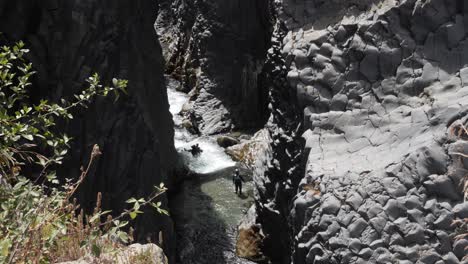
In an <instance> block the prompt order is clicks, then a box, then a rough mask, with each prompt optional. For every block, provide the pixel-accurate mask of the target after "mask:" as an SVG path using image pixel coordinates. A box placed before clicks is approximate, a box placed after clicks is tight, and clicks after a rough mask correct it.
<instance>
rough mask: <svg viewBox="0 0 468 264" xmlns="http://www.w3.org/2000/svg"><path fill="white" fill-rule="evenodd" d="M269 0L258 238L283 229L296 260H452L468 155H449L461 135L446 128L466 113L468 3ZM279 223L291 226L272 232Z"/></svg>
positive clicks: (276, 235)
mask: <svg viewBox="0 0 468 264" xmlns="http://www.w3.org/2000/svg"><path fill="white" fill-rule="evenodd" d="M279 5H280V6H279V8H280V12H279V13H280V20H281V21H282V22H284V23H283V25H284V27H285V28H283V31H281V30H280V29H281V28H280V27H278V28H277V31H276V33H278V34H276V35H275V36H277V37H278V39H282V43H279V44H278V45H276V46H273V48H272V49H271V50H270V52H269V57H268V62H267V64H266V65H267V67H268V65H269V64H272V65H276V67H271V69H269V70H268V69H267V70H268V71H269V73H268V74H269V76H270V77H271V78H270V79H271V80H272V83H271V84H270V85H269V89H270V90H271V91H272V93H271V96H270V100H271V102H272V103H271V106H270V107H271V110H272V115H271V118H270V120H269V123H268V128H269V131H270V134H271V136H272V139H273V143H272V148H271V150H272V151H271V152H266V153H264V154H263V156H264V157H266V159H267V160H269V161H268V162H265V166H263V167H261V166H260V167H259V168H258V169H257V175H256V176H255V180H256V183H257V191H258V193H257V204H256V208H257V211H258V215H259V217H258V218H257V222H258V224H260V225H261V226H262V229H263V232H264V233H265V235H266V237H267V239H266V241H265V242H264V243H265V245H266V247H267V248H268V243H270V242H269V241H268V240H269V239H272V240H273V241H276V242H277V243H279V244H281V243H284V238H285V237H290V238H291V239H290V244H291V247H292V248H293V252H292V254H291V258H292V261H294V263H390V262H393V261H401V263H406V262H407V263H416V262H418V261H420V262H421V263H435V262H437V261H440V260H445V261H452V262H453V263H458V261H460V260H461V258H462V257H463V255H464V254H466V252H464V251H463V250H461V248H462V246H461V244H463V243H465V242H466V240H462V241H459V242H455V241H454V240H453V236H454V227H453V226H451V223H452V221H453V219H456V218H460V217H463V214H464V213H463V212H464V209H462V208H464V206H465V204H463V202H462V195H461V189H460V181H461V179H462V177H463V175H464V174H465V171H466V165H465V164H464V163H463V161H462V160H460V158H459V157H457V156H456V155H454V154H453V152H460V151H462V150H464V148H465V144H466V143H465V142H463V141H460V140H459V139H458V138H457V136H456V134H457V133H458V132H459V129H460V126H459V124H460V123H463V124H465V123H466V120H465V119H464V116H465V115H466V113H467V110H468V108H467V106H468V96H467V95H468V87H467V82H468V81H466V79H467V74H466V73H465V72H466V67H467V66H468V39H467V35H468V29H467V28H468V27H467V26H468V25H467V21H468V5H467V4H466V3H465V1H444V0H430V1H417V0H406V1H286V0H285V1H282V2H279ZM330 12H333V16H329V15H327V14H330ZM281 32H285V37H284V38H282V37H281V35H280V33H281ZM280 53H281V54H280ZM281 65H284V66H285V68H283V69H282V68H281ZM284 69H285V70H284ZM284 78H286V79H287V84H285V83H284ZM283 85H285V86H286V87H289V88H286V90H287V91H286V90H285V88H283V87H282V86H283ZM275 94H280V95H276V96H275ZM284 104H289V105H292V104H295V105H298V106H299V109H300V111H301V112H302V115H303V118H302V120H301V119H299V118H300V117H298V116H294V113H295V112H294V110H293V109H288V108H287V107H285V106H284ZM296 114H297V113H296ZM299 124H302V128H300V129H298V130H297V131H301V132H302V138H303V139H304V140H305V143H304V142H303V143H301V140H300V139H299V138H298V136H299V135H298V134H297V133H295V130H294V127H295V125H299ZM301 153H302V154H301ZM297 155H300V156H302V157H303V159H301V158H297ZM291 160H292V161H291ZM304 161H305V163H304ZM265 168H266V169H265ZM292 196H294V197H292ZM454 208H456V209H457V211H456V212H453V211H454ZM284 223H289V225H290V230H289V232H288V231H283V230H277V228H276V227H277V226H278V225H279V224H284ZM275 228H276V229H275ZM288 235H289V236H288ZM281 237H282V238H283V241H281V242H279V241H280V238H281ZM276 246H278V247H277V248H283V249H284V250H285V251H284V253H283V255H287V252H289V250H288V247H287V246H288V245H283V246H282V247H281V246H280V245H278V244H277V245H276ZM275 250H276V249H275ZM266 253H267V254H270V257H271V258H272V259H273V260H276V262H278V263H288V262H289V261H290V260H288V259H280V258H279V256H278V255H275V252H266ZM457 258H458V260H457ZM405 261H406V262H405Z"/></svg>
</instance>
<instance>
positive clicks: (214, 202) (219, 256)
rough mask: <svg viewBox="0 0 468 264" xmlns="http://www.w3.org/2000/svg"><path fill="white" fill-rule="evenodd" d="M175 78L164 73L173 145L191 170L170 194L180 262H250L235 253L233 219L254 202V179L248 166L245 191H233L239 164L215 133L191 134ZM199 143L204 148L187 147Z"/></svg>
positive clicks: (235, 234)
mask: <svg viewBox="0 0 468 264" xmlns="http://www.w3.org/2000/svg"><path fill="white" fill-rule="evenodd" d="M178 85H179V83H178V82H177V81H175V80H173V79H170V78H169V77H168V78H167V87H168V98H169V104H170V111H171V113H172V115H173V119H174V125H175V137H174V139H175V147H176V149H177V151H178V153H179V155H180V158H181V159H182V161H183V163H184V165H185V166H186V167H187V168H188V169H189V171H190V173H189V176H187V179H186V180H185V181H184V183H183V184H182V186H181V187H180V190H179V191H178V193H177V194H176V195H175V197H174V199H173V201H172V202H173V204H174V206H172V208H173V209H172V211H171V212H172V217H173V219H174V220H175V223H176V233H177V241H178V242H177V244H178V263H180V264H189V263H194V264H195V263H196V264H198V263H251V262H249V261H246V260H243V259H240V258H238V257H236V255H235V242H236V236H237V225H238V223H239V221H240V220H241V218H242V216H243V215H244V213H245V212H246V210H247V209H248V208H249V206H250V205H251V203H252V202H253V184H252V182H251V177H250V176H249V175H248V174H249V173H248V172H246V171H242V174H243V175H244V176H245V177H244V178H245V179H246V183H245V184H244V187H243V189H244V190H243V194H242V195H240V196H238V195H237V194H235V193H234V186H233V183H232V173H233V171H234V169H235V168H236V167H237V164H236V162H234V161H233V160H232V159H231V158H230V157H229V156H228V155H227V154H226V153H225V152H224V149H223V148H221V147H220V146H218V144H217V143H216V138H215V137H214V136H201V137H198V136H196V135H192V134H190V133H189V132H188V131H187V130H186V129H185V128H184V127H183V120H182V116H181V115H180V114H179V113H180V112H181V111H183V106H184V104H185V103H186V102H187V101H188V100H189V97H188V95H187V94H185V93H182V92H179V91H177V90H176V87H177V86H178ZM194 144H199V146H200V148H201V149H202V151H203V152H202V153H201V154H200V155H199V156H195V157H194V156H192V154H191V153H190V152H189V151H187V150H188V149H190V147H191V146H192V145H194Z"/></svg>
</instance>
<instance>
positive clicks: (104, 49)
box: [0, 0, 176, 256]
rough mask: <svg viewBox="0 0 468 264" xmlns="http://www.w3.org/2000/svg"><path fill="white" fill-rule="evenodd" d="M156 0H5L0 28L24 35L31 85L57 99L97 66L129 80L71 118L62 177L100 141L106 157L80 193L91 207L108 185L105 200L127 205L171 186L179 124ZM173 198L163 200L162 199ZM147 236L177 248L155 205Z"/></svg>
mask: <svg viewBox="0 0 468 264" xmlns="http://www.w3.org/2000/svg"><path fill="white" fill-rule="evenodd" d="M156 8H157V4H156V3H154V1H151V0H144V1H136V2H135V1H130V0H117V1H116V0H107V1H94V0H85V1H78V0H73V1H54V0H50V1H30V0H24V1H23V0H19V1H7V0H5V1H0V21H1V22H0V31H1V32H3V35H2V38H3V39H4V40H5V39H6V40H9V41H13V40H24V41H25V42H26V43H27V46H28V48H29V49H30V50H31V56H30V60H31V61H32V63H33V64H34V67H35V70H36V71H37V72H38V73H37V77H36V80H35V86H34V93H35V94H36V96H37V97H41V98H42V97H44V96H46V97H49V98H50V99H52V100H58V99H60V98H62V97H69V96H71V95H72V94H73V93H75V92H77V91H78V90H79V88H80V87H82V86H83V85H84V80H85V78H87V77H88V76H89V75H90V74H92V73H94V72H97V73H99V74H100V75H101V78H102V80H103V81H104V82H106V81H110V79H111V78H112V77H117V78H122V79H128V80H129V95H128V96H124V97H122V98H121V100H119V101H118V102H117V103H113V102H112V100H111V99H104V100H101V99H99V100H97V102H95V103H94V104H93V105H92V106H91V107H90V109H88V110H86V111H83V112H82V113H76V117H75V119H76V120H74V122H73V124H72V125H70V126H68V130H69V131H70V134H71V135H72V136H73V137H74V143H73V147H72V150H73V153H72V158H71V159H70V160H68V161H67V163H68V165H67V166H66V167H67V168H72V169H70V170H69V171H64V172H62V175H65V177H70V176H74V175H77V174H78V173H79V166H80V164H83V163H84V162H86V160H87V159H88V157H89V153H90V149H91V147H92V145H93V144H94V143H97V144H99V145H100V146H101V149H102V152H103V154H104V155H103V156H102V158H101V159H100V160H99V162H98V163H97V164H95V167H94V168H93V171H92V173H91V175H89V177H88V178H87V180H86V182H85V183H84V186H83V188H82V189H81V192H80V194H79V199H80V201H81V202H82V203H83V204H84V205H85V206H89V207H91V206H92V200H93V199H90V197H93V198H94V197H95V194H96V193H97V192H102V193H103V206H104V207H105V208H110V209H114V210H120V209H122V208H123V207H124V206H125V200H126V199H127V198H129V197H130V196H138V197H144V196H146V195H148V194H149V192H151V191H152V188H153V187H152V186H153V185H159V183H160V182H165V183H166V184H167V185H169V187H172V186H170V185H171V174H172V170H173V167H174V162H175V160H176V153H175V150H174V147H173V125H172V120H171V116H170V113H169V106H168V102H167V95H166V89H165V84H164V78H163V71H164V63H163V57H162V52H161V47H160V44H159V41H158V37H157V35H156V32H155V31H154V28H153V24H154V21H155V20H156V11H157V10H156ZM165 201H166V198H163V202H165ZM136 231H137V233H138V234H139V236H140V238H141V239H143V240H144V239H145V238H146V236H150V237H152V238H153V241H157V240H156V239H155V238H158V233H159V231H162V236H163V240H164V247H165V250H166V253H167V254H168V255H169V256H173V254H174V252H173V250H174V241H173V228H172V222H171V220H170V219H169V218H168V217H163V216H157V215H156V214H154V213H147V214H144V215H143V217H142V218H140V219H139V220H138V222H137V227H136Z"/></svg>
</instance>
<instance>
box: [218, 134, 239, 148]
mask: <svg viewBox="0 0 468 264" xmlns="http://www.w3.org/2000/svg"><path fill="white" fill-rule="evenodd" d="M216 142H217V143H218V145H220V146H221V147H223V148H228V147H231V146H234V145H237V144H239V143H240V141H239V140H238V139H236V138H233V137H230V136H219V137H218V138H217V139H216Z"/></svg>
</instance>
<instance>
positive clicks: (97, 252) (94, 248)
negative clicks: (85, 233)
mask: <svg viewBox="0 0 468 264" xmlns="http://www.w3.org/2000/svg"><path fill="white" fill-rule="evenodd" d="M91 253H93V256H95V257H97V258H99V257H100V256H101V248H100V247H99V246H98V245H96V244H93V245H92V246H91Z"/></svg>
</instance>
